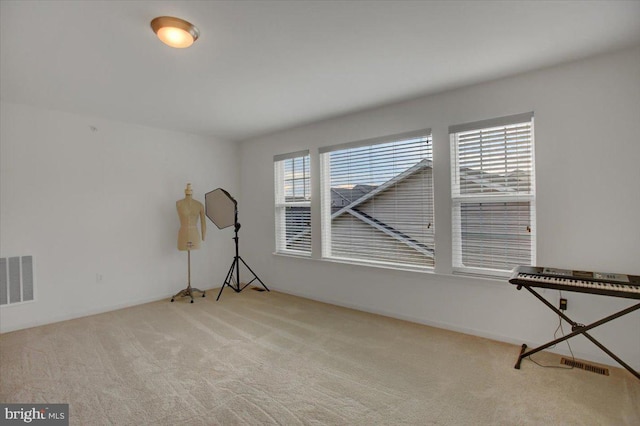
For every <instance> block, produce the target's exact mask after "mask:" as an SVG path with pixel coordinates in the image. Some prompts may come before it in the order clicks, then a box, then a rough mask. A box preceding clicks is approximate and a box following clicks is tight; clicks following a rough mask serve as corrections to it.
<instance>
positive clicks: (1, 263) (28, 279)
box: [0, 256, 33, 306]
mask: <svg viewBox="0 0 640 426" xmlns="http://www.w3.org/2000/svg"><path fill="white" fill-rule="evenodd" d="M32 300H33V256H21V257H18V256H16V257H1V258H0V306H5V305H13V304H16V303H20V302H29V301H32Z"/></svg>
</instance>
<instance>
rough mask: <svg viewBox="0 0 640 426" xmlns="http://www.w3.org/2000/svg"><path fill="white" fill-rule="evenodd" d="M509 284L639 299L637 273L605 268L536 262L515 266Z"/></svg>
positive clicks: (638, 277)
mask: <svg viewBox="0 0 640 426" xmlns="http://www.w3.org/2000/svg"><path fill="white" fill-rule="evenodd" d="M509 282H510V283H511V284H514V285H517V286H519V287H518V289H520V287H521V286H529V287H542V288H551V289H556V290H566V291H575V292H580V293H591V294H600V295H605V296H615V297H625V298H628V299H640V276H637V275H625V274H616V273H605V272H589V271H572V270H568V269H557V268H547V267H540V266H518V267H516V268H514V270H513V274H512V275H511V278H510V279H509Z"/></svg>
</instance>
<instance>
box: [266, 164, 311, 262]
mask: <svg viewBox="0 0 640 426" xmlns="http://www.w3.org/2000/svg"><path fill="white" fill-rule="evenodd" d="M274 167H275V218H276V252H277V253H290V254H299V255H310V254H311V175H310V165H309V151H302V152H295V153H291V154H284V155H279V156H275V157H274Z"/></svg>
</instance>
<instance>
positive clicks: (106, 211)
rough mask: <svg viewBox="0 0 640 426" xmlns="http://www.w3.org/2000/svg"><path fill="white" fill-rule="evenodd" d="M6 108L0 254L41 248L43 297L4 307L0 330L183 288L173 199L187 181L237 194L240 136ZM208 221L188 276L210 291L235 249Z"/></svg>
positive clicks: (183, 257) (197, 189)
mask: <svg viewBox="0 0 640 426" xmlns="http://www.w3.org/2000/svg"><path fill="white" fill-rule="evenodd" d="M0 106H1V108H0V117H1V122H0V129H1V133H0V161H1V174H0V185H1V186H0V206H1V210H0V233H1V238H0V257H9V256H23V255H33V256H34V270H35V271H34V273H35V279H36V282H35V291H36V301H35V302H33V303H24V304H21V305H15V306H11V305H9V306H4V307H2V308H0V331H2V332H5V331H10V330H15V329H19V328H24V327H29V326H33V325H38V324H44V323H49V322H53V321H58V320H63V319H68V318H73V317H78V316H82V315H86V314H91V313H97V312H101V311H107V310H112V309H115V308H118V307H124V306H130V305H135V304H138V303H142V302H146V301H150V300H156V299H161V298H167V300H168V297H170V296H171V295H173V294H175V293H177V292H178V291H179V290H181V289H183V288H184V287H186V284H187V254H186V252H180V251H178V250H177V248H176V243H177V232H178V228H179V220H178V215H177V213H176V207H175V202H176V200H178V199H181V198H183V197H184V188H185V186H186V183H187V182H191V183H192V184H193V187H194V198H196V199H197V200H200V201H201V202H204V194H205V193H206V192H208V191H210V190H213V189H215V188H217V187H223V188H225V189H227V190H229V191H230V192H231V193H232V194H235V193H236V191H237V190H238V189H239V187H238V181H239V178H238V172H237V170H236V167H235V166H236V164H237V161H238V153H237V145H236V144H231V143H228V142H225V141H221V140H214V139H212V138H206V137H201V136H194V135H189V134H184V133H177V132H170V131H165V130H159V129H153V128H148V127H141V126H136V125H130V124H125V123H120V122H114V121H108V120H104V119H99V118H92V117H85V116H81V115H74V114H67V113H62V112H56V111H49V110H43V109H39V108H33V107H28V106H23V105H17V104H11V103H6V102H2V103H1V104H0ZM90 126H94V127H95V128H96V129H97V131H92V130H91V128H90ZM207 229H208V233H207V238H206V241H205V243H204V245H203V247H202V249H201V250H198V251H194V252H193V253H192V256H191V258H192V259H191V260H192V285H193V286H194V287H199V288H203V289H208V288H212V287H219V286H220V284H221V281H222V280H223V279H224V274H225V273H226V270H227V269H228V264H229V263H230V261H231V260H232V257H233V245H232V241H231V236H232V235H231V234H230V233H228V232H224V231H218V230H217V228H216V227H215V226H214V225H213V224H212V223H211V222H209V221H208V219H207ZM97 274H100V275H102V282H101V283H98V282H97V279H96V276H97ZM214 278H215V280H214Z"/></svg>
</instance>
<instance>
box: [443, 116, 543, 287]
mask: <svg viewBox="0 0 640 426" xmlns="http://www.w3.org/2000/svg"><path fill="white" fill-rule="evenodd" d="M449 133H450V137H451V146H452V149H451V152H452V156H451V159H452V188H451V189H452V230H453V235H452V246H453V253H452V254H453V267H454V271H461V272H472V273H480V274H488V275H504V274H505V271H510V270H511V269H513V267H515V266H517V265H531V264H534V263H535V226H534V225H535V179H534V177H535V175H534V155H533V140H534V138H533V114H532V113H527V114H520V115H516V116H511V117H504V118H499V119H495V120H488V121H484V122H478V123H469V124H464V125H460V126H452V127H451V128H450V129H449Z"/></svg>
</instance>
